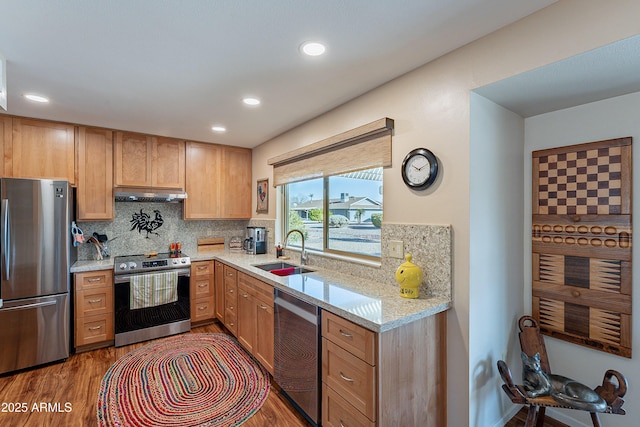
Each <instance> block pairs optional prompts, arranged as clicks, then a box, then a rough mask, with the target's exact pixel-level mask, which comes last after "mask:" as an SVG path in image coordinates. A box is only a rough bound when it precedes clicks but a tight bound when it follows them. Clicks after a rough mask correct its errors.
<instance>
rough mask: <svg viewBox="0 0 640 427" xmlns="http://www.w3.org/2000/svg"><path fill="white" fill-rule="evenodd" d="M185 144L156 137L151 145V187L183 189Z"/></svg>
mask: <svg viewBox="0 0 640 427" xmlns="http://www.w3.org/2000/svg"><path fill="white" fill-rule="evenodd" d="M184 156H185V142H184V141H181V140H178V139H173V138H164V137H157V138H156V140H155V141H154V143H153V144H152V156H151V160H152V161H151V186H152V187H156V188H176V189H180V190H182V189H184V179H185V178H184V164H185V157H184Z"/></svg>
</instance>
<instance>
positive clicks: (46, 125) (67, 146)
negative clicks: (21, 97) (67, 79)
mask: <svg viewBox="0 0 640 427" xmlns="http://www.w3.org/2000/svg"><path fill="white" fill-rule="evenodd" d="M74 133H75V129H74V126H73V125H67V124H63V123H52V122H47V121H42V120H33V119H24V118H17V117H14V118H13V135H12V141H11V147H9V146H8V145H7V144H6V141H5V147H4V148H5V158H9V159H10V161H9V162H7V163H8V164H7V163H5V171H4V173H5V175H6V176H13V177H15V178H47V179H64V180H67V181H69V183H70V184H72V185H75V134H74ZM8 153H10V155H9V156H7V154H8ZM9 169H11V170H9Z"/></svg>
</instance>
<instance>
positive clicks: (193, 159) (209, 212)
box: [183, 142, 229, 219]
mask: <svg viewBox="0 0 640 427" xmlns="http://www.w3.org/2000/svg"><path fill="white" fill-rule="evenodd" d="M186 151H187V152H186V159H187V160H186V182H185V183H186V190H187V199H186V200H185V201H184V210H183V211H184V219H217V218H220V203H219V194H220V186H219V185H220V180H219V176H220V160H221V154H220V146H219V145H213V144H204V143H199V142H187V147H186ZM225 191H229V190H227V189H225Z"/></svg>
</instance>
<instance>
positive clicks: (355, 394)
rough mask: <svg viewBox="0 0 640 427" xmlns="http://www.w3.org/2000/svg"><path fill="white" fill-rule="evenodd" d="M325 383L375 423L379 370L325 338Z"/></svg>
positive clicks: (323, 374)
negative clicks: (377, 373)
mask: <svg viewBox="0 0 640 427" xmlns="http://www.w3.org/2000/svg"><path fill="white" fill-rule="evenodd" d="M322 381H323V382H325V383H326V384H327V386H329V387H331V388H332V389H333V390H334V391H336V392H338V394H340V395H341V396H342V397H343V398H345V399H346V400H347V401H349V402H351V404H352V405H353V406H354V407H355V408H356V409H357V410H358V411H360V412H362V413H363V414H364V415H366V416H367V418H369V419H370V420H372V421H375V420H376V368H375V367H374V366H371V365H369V364H368V363H366V362H365V361H363V360H362V359H359V358H357V357H356V356H354V355H353V354H351V353H349V352H347V351H346V350H344V349H342V348H341V347H340V346H338V345H337V344H334V343H333V342H331V341H329V340H327V339H326V338H323V339H322Z"/></svg>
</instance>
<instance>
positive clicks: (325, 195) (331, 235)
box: [284, 167, 382, 258]
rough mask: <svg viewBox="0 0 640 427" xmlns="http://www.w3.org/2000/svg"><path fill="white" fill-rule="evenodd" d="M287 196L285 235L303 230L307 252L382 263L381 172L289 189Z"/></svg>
mask: <svg viewBox="0 0 640 427" xmlns="http://www.w3.org/2000/svg"><path fill="white" fill-rule="evenodd" d="M284 195H285V197H284V204H285V218H286V221H285V233H286V232H288V231H289V230H293V229H298V230H300V231H301V232H302V233H303V234H304V236H305V248H306V249H313V250H318V251H323V252H331V253H339V254H346V255H356V256H359V257H363V258H380V255H381V246H380V224H381V222H382V168H381V167H378V168H373V169H366V170H362V171H357V172H349V173H344V174H339V175H334V176H328V177H324V178H317V179H310V180H307V181H300V182H294V183H290V184H286V185H285V190H284ZM300 240H301V239H300V236H299V235H298V234H297V233H294V234H292V235H291V236H289V239H288V241H287V244H288V245H289V246H294V247H300V246H301V241H300Z"/></svg>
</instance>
